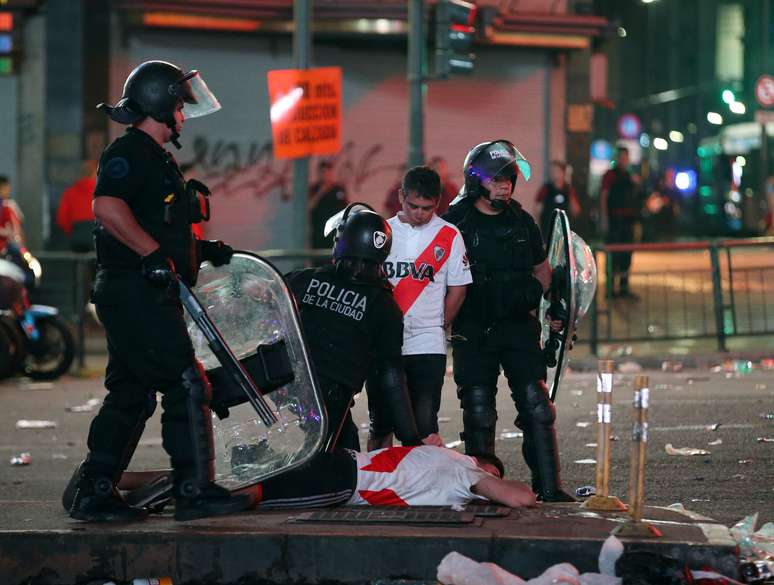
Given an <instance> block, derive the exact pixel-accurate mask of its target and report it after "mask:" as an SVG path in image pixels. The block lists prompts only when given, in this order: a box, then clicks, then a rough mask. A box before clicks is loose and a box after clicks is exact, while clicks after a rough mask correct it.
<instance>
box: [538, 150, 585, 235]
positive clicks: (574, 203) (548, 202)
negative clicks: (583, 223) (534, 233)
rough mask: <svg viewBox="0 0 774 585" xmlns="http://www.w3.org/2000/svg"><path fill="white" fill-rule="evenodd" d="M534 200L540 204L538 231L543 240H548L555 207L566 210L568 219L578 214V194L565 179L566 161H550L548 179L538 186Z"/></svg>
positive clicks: (579, 207) (579, 209)
mask: <svg viewBox="0 0 774 585" xmlns="http://www.w3.org/2000/svg"><path fill="white" fill-rule="evenodd" d="M535 201H537V203H538V204H539V206H540V214H539V216H540V231H541V233H542V234H543V241H545V242H547V241H548V235H549V232H550V230H551V218H552V217H553V214H554V210H555V209H561V210H562V211H564V212H566V213H567V214H568V215H569V216H570V219H572V218H575V217H578V216H579V215H580V212H581V206H580V201H579V200H578V194H577V193H576V192H575V187H573V186H572V185H571V184H570V182H569V181H568V180H567V163H565V162H563V161H560V160H553V161H551V170H550V180H549V181H548V182H547V183H544V184H543V186H542V187H541V188H540V190H539V191H538V193H537V196H536V197H535Z"/></svg>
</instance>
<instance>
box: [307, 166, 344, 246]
mask: <svg viewBox="0 0 774 585" xmlns="http://www.w3.org/2000/svg"><path fill="white" fill-rule="evenodd" d="M346 206H347V191H346V189H345V188H344V185H342V184H341V183H339V182H338V181H337V180H336V173H335V172H334V170H333V163H332V162H331V161H329V160H321V161H320V162H319V164H318V165H317V182H316V183H313V184H312V185H311V187H309V232H310V242H309V244H310V247H312V248H314V249H317V248H330V244H331V242H330V241H329V239H328V238H326V237H325V234H324V229H325V222H326V221H327V220H328V218H329V217H332V216H334V215H336V214H337V213H338V212H339V211H341V210H342V209H344V208H345V207H346Z"/></svg>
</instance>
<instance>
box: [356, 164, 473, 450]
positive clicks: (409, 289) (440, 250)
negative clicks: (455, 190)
mask: <svg viewBox="0 0 774 585" xmlns="http://www.w3.org/2000/svg"><path fill="white" fill-rule="evenodd" d="M399 198H400V203H401V211H399V212H398V214H397V215H395V216H394V217H392V218H390V219H389V220H388V221H387V223H389V224H390V227H391V228H392V242H393V243H392V249H391V251H390V254H389V256H388V257H387V260H385V262H384V264H383V266H384V272H385V275H386V276H387V278H388V279H389V281H390V284H392V285H393V287H394V289H393V295H394V297H395V300H396V301H397V303H398V306H399V307H400V309H401V310H402V311H403V351H402V354H403V367H404V369H405V371H406V382H407V385H408V391H409V395H410V397H411V404H412V407H413V409H414V416H415V418H416V421H417V429H418V430H419V435H420V436H421V437H428V436H431V435H435V436H436V437H437V434H438V409H439V408H440V405H441V388H442V386H443V381H444V375H445V374H446V334H445V331H444V330H445V328H446V327H447V326H448V324H449V323H451V322H452V321H453V320H454V317H455V316H456V315H457V312H458V311H459V308H460V306H462V302H463V301H464V300H465V288H466V286H467V285H468V284H470V283H471V282H472V281H473V279H472V277H471V274H470V267H469V266H468V262H467V258H466V256H465V243H464V241H463V239H462V236H461V235H460V232H459V230H458V229H457V227H456V226H454V225H452V224H450V223H448V222H446V221H444V220H442V219H441V218H440V217H438V216H437V215H436V214H435V211H436V209H437V208H438V203H439V201H440V198H441V179H440V177H439V176H438V173H436V172H435V171H434V170H433V169H431V168H430V167H424V166H420V167H414V168H412V169H409V170H408V171H407V172H406V174H405V175H404V176H403V183H402V186H401V189H400V191H399ZM369 400H371V402H370V405H371V406H375V404H374V402H373V401H374V397H372V396H369ZM370 410H371V413H372V421H371V422H372V424H371V434H370V436H369V443H368V449H369V450H372V449H377V448H379V447H386V446H389V445H391V444H392V433H391V430H392V426H393V422H392V421H390V420H379V419H378V418H375V417H374V413H376V412H389V411H387V410H386V409H383V408H371V409H370ZM436 444H441V441H440V438H438V439H437V442H436Z"/></svg>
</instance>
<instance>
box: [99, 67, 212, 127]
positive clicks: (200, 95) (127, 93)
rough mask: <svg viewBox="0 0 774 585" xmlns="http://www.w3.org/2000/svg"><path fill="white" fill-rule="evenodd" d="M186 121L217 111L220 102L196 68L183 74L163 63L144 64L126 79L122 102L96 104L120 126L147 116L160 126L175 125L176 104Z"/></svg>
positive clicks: (181, 71) (179, 70) (178, 69)
mask: <svg viewBox="0 0 774 585" xmlns="http://www.w3.org/2000/svg"><path fill="white" fill-rule="evenodd" d="M180 103H182V104H183V114H184V115H185V117H186V118H196V117H199V116H205V115H207V114H210V113H212V112H215V111H217V110H219V109H220V103H218V100H217V98H216V97H215V96H214V95H213V94H212V92H211V91H210V90H209V88H208V87H207V84H206V83H205V82H204V80H203V79H202V78H201V76H200V75H199V72H198V71H196V70H195V69H194V70H192V71H189V72H188V73H185V72H183V70H182V69H180V68H179V67H178V66H177V65H173V64H172V63H167V62H166V61H146V62H144V63H142V64H140V65H139V66H137V67H136V68H135V69H134V71H132V72H131V73H130V74H129V76H128V77H127V78H126V82H125V83H124V91H123V95H122V96H121V99H120V100H119V101H118V103H116V105H115V106H109V105H107V104H99V105H98V106H97V108H99V109H101V110H104V111H106V112H107V114H108V115H109V116H110V118H111V119H112V120H113V121H115V122H118V123H120V124H133V123H135V122H139V121H140V120H142V119H143V118H145V117H146V116H150V117H151V118H153V119H154V120H156V121H157V122H160V123H162V124H170V122H171V123H174V113H175V110H176V109H177V107H178V104H180Z"/></svg>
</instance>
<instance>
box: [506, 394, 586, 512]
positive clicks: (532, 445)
mask: <svg viewBox="0 0 774 585" xmlns="http://www.w3.org/2000/svg"><path fill="white" fill-rule="evenodd" d="M521 392H523V396H524V399H525V402H526V406H527V409H526V412H524V416H522V415H521V414H520V415H519V418H517V419H516V424H517V426H518V427H519V428H521V429H522V430H523V431H524V443H523V445H522V452H523V454H524V460H525V461H526V462H527V465H528V466H529V468H530V471H532V490H533V491H534V492H535V495H536V496H537V499H538V500H539V501H542V502H574V501H575V498H573V497H572V496H571V495H570V494H568V493H567V492H565V491H564V490H563V489H562V481H561V478H560V476H559V449H558V448H557V445H556V429H555V428H554V420H555V418H556V411H555V409H554V405H553V403H552V402H551V401H550V400H549V399H548V391H547V389H546V386H545V383H544V382H543V381H542V380H538V381H536V382H532V383H529V384H527V385H526V386H525V387H523V388H522V389H521Z"/></svg>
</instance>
